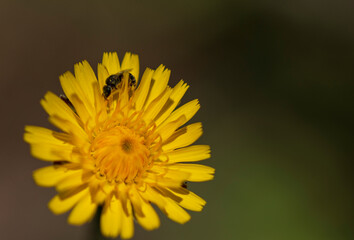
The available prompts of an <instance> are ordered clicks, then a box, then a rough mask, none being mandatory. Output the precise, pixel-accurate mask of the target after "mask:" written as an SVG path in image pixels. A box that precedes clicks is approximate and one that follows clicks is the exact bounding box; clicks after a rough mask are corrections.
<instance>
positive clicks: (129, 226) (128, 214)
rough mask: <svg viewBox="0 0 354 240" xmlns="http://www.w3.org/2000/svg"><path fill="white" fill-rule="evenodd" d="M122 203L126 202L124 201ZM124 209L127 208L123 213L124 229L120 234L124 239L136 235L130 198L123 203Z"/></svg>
mask: <svg viewBox="0 0 354 240" xmlns="http://www.w3.org/2000/svg"><path fill="white" fill-rule="evenodd" d="M122 204H124V202H123V203H122ZM123 209H126V211H123V213H122V230H121V234H120V236H121V238H122V239H129V238H132V237H133V235H134V222H133V213H132V205H131V202H130V200H127V201H126V203H125V206H124V205H123Z"/></svg>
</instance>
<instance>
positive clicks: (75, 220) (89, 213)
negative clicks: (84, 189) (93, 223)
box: [68, 193, 97, 225]
mask: <svg viewBox="0 0 354 240" xmlns="http://www.w3.org/2000/svg"><path fill="white" fill-rule="evenodd" d="M96 209H97V204H95V203H92V201H91V196H90V194H89V193H87V194H86V195H85V196H83V197H82V199H80V201H79V202H78V203H77V204H76V205H75V207H74V208H73V210H72V211H71V213H70V215H69V218H68V222H69V223H70V224H72V225H82V224H84V223H86V222H88V221H90V220H91V219H92V217H93V216H94V215H95V212H96Z"/></svg>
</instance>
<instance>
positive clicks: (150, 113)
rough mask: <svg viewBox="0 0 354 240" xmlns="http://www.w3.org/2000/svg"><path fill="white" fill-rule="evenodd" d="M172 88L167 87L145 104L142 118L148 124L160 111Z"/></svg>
mask: <svg viewBox="0 0 354 240" xmlns="http://www.w3.org/2000/svg"><path fill="white" fill-rule="evenodd" d="M171 92H172V90H171V89H170V88H169V87H167V88H166V89H165V91H163V92H162V93H161V94H160V96H158V97H156V98H155V99H154V100H153V101H152V102H150V104H149V105H148V106H147V108H146V110H145V112H144V116H143V119H144V121H145V122H146V124H149V123H150V122H151V121H152V120H153V119H154V118H155V117H156V116H157V115H158V113H159V112H160V111H161V109H162V107H163V106H164V105H165V103H166V101H167V100H168V98H169V96H170V94H171Z"/></svg>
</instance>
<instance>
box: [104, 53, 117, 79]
mask: <svg viewBox="0 0 354 240" xmlns="http://www.w3.org/2000/svg"><path fill="white" fill-rule="evenodd" d="M102 64H103V66H104V67H105V68H106V69H107V71H108V74H109V75H112V74H116V73H118V72H120V64H119V60H118V55H117V53H116V52H109V53H103V58H102Z"/></svg>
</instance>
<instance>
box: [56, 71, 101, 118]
mask: <svg viewBox="0 0 354 240" xmlns="http://www.w3.org/2000/svg"><path fill="white" fill-rule="evenodd" d="M59 79H60V84H61V86H62V88H63V91H64V93H65V95H66V96H67V97H68V98H69V100H70V102H71V103H72V104H73V106H74V107H75V110H76V112H77V113H78V115H79V116H80V119H81V120H82V122H83V123H81V125H83V124H84V123H86V124H88V123H90V122H91V121H92V115H93V113H94V109H93V106H92V105H91V103H90V102H89V101H88V100H87V97H86V94H85V93H84V90H83V89H82V88H81V86H80V84H79V82H78V80H77V79H76V78H75V77H74V75H73V74H72V73H71V72H66V73H64V74H63V75H61V76H60V77H59Z"/></svg>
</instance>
